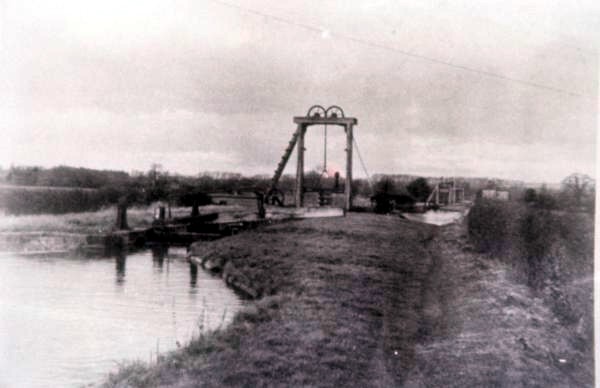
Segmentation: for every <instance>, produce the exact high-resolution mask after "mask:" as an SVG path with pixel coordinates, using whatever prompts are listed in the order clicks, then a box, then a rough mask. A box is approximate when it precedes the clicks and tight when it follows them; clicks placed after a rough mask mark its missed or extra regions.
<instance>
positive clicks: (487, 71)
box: [0, 0, 600, 183]
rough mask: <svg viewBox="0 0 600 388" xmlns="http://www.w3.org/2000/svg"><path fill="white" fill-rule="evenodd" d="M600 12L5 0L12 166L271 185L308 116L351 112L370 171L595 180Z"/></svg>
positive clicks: (0, 77)
mask: <svg viewBox="0 0 600 388" xmlns="http://www.w3.org/2000/svg"><path fill="white" fill-rule="evenodd" d="M597 4H598V2H597V1H595V0H581V1H569V2H567V1H560V2H559V1H549V0H538V1H507V0H498V1H496V0H488V1H477V2H475V1H449V0H448V1H446V0H438V1H435V0H431V1H414V0H410V1H399V0H372V1H365V2H358V1H322V0H321V1H267V0H256V1H245V0H226V1H225V0H223V1H221V0H199V1H191V0H190V1H170V2H169V1H152V0H147V1H140V2H134V1H131V2H121V1H94V2H86V1H62V2H46V1H39V2H37V1H16V0H15V1H12V0H0V166H2V167H4V168H7V167H9V166H11V165H39V166H44V167H51V166H56V165H71V166H82V167H90V168H99V169H116V170H124V171H132V170H141V171H146V170H148V169H150V167H151V165H152V164H153V163H159V164H161V165H162V167H163V169H164V170H166V171H169V172H172V173H180V174H197V173H199V172H201V171H230V172H239V173H244V174H272V172H273V170H274V169H275V167H276V165H277V163H278V161H279V159H280V157H281V154H282V153H283V150H284V148H285V147H286V145H287V143H288V141H289V139H290V138H291V136H292V133H293V131H294V130H295V127H294V124H293V117H294V116H302V115H304V114H306V111H307V110H308V108H309V107H310V106H311V105H313V104H321V105H324V106H329V105H334V104H336V105H340V106H341V107H343V109H344V111H345V112H346V115H347V116H351V117H356V118H357V119H358V126H357V127H356V128H355V135H356V141H357V144H358V147H359V149H360V154H361V155H362V159H363V161H364V166H365V168H363V166H362V164H361V163H360V160H358V158H355V163H354V174H355V176H359V177H364V176H365V174H366V172H365V170H366V171H368V173H369V174H374V173H394V174H415V175H427V176H453V175H456V176H484V177H485V176H489V177H492V176H493V177H499V178H510V179H519V180H525V181H531V182H541V181H544V182H549V183H550V182H559V181H560V180H561V179H562V178H563V177H565V176H567V175H568V174H570V173H572V172H581V173H586V174H590V175H594V174H595V159H596V157H595V149H596V132H597V129H598V110H599V105H600V104H599V100H598V80H599V74H600V66H599V61H598V50H599V47H598V42H600V5H597ZM323 133H324V129H323V128H322V127H311V128H310V129H309V133H308V135H307V139H306V140H307V145H306V148H307V151H306V152H307V154H306V156H307V161H306V163H305V165H306V169H307V171H308V170H311V169H320V168H322V167H321V166H322V165H323V163H324V160H323V142H324V136H323ZM344 141H345V140H344V134H343V131H342V130H340V129H339V128H330V129H329V130H328V138H327V146H328V151H327V154H328V160H327V164H328V168H329V169H330V170H338V169H339V170H340V171H341V172H342V175H343V171H344V168H343V166H344V161H345V159H344V153H345V151H344V147H345V144H344ZM294 171H295V159H294V157H293V156H292V158H291V159H290V163H289V164H288V167H287V168H286V173H293V172H294Z"/></svg>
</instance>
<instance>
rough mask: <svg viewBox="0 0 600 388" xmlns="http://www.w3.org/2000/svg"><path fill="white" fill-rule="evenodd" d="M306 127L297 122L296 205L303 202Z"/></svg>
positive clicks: (299, 205) (300, 205) (300, 204)
mask: <svg viewBox="0 0 600 388" xmlns="http://www.w3.org/2000/svg"><path fill="white" fill-rule="evenodd" d="M305 132H306V127H305V126H304V125H303V124H298V164H297V165H296V207H302V205H303V204H304V134H305Z"/></svg>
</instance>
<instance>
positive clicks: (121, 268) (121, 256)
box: [115, 250, 127, 285]
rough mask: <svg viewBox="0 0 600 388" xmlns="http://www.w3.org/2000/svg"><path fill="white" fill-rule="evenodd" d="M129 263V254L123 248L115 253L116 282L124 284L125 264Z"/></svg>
mask: <svg viewBox="0 0 600 388" xmlns="http://www.w3.org/2000/svg"><path fill="white" fill-rule="evenodd" d="M126 263H127V255H126V253H125V251H123V250H121V251H120V252H118V253H116V254H115V268H116V271H117V273H116V275H117V276H116V283H117V284H118V285H123V284H124V283H125V264H126Z"/></svg>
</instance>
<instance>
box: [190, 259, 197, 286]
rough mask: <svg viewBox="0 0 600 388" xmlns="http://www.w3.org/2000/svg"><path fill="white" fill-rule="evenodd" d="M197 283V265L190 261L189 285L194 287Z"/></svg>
mask: <svg viewBox="0 0 600 388" xmlns="http://www.w3.org/2000/svg"><path fill="white" fill-rule="evenodd" d="M197 283H198V266H197V265H196V264H194V263H190V287H191V288H196V285H197Z"/></svg>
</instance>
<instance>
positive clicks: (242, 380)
mask: <svg viewBox="0 0 600 388" xmlns="http://www.w3.org/2000/svg"><path fill="white" fill-rule="evenodd" d="M192 254H193V255H196V256H198V257H207V256H210V257H211V258H212V260H214V261H215V262H218V263H219V264H220V266H221V267H222V268H223V271H224V274H225V278H227V275H228V274H229V275H230V274H232V273H234V274H236V275H237V276H238V277H239V276H243V279H244V283H245V284H246V285H247V286H248V287H251V288H252V289H253V290H254V291H255V292H256V293H257V294H258V295H260V299H258V300H257V301H256V302H255V303H253V304H250V305H249V306H248V307H246V309H245V310H243V311H242V312H240V313H239V314H238V315H237V316H236V318H235V319H234V321H233V322H232V324H231V325H230V326H228V327H227V328H226V329H224V330H222V331H218V332H213V333H207V334H204V335H202V336H201V337H200V338H198V339H196V340H194V341H192V342H191V343H190V344H188V345H187V346H186V347H184V348H183V349H182V350H179V351H177V352H174V353H172V354H170V355H168V356H166V357H165V358H164V359H162V360H161V362H160V363H158V364H157V365H152V366H147V365H144V364H140V363H133V364H129V365H128V366H125V367H123V368H121V369H120V371H119V372H118V373H116V374H114V375H111V376H110V377H109V379H108V380H107V382H106V383H105V386H107V387H122V386H133V387H147V386H177V387H188V386H190V387H191V386H265V385H268V386H381V387H384V386H403V385H404V386H414V387H426V386H457V387H459V386H515V385H516V386H530V385H538V384H539V383H540V382H543V384H542V385H544V386H561V387H563V386H582V385H584V386H585V385H586V384H588V383H589V382H590V374H589V365H591V364H590V361H591V360H589V356H588V355H587V354H585V353H584V352H582V351H581V350H580V349H577V347H576V346H575V345H574V343H575V342H576V341H573V339H574V338H573V337H574V336H575V335H576V333H575V332H574V331H573V330H572V328H570V327H566V326H564V325H562V324H561V323H560V322H559V321H558V320H557V319H556V317H555V316H554V315H553V312H552V310H551V308H549V307H548V306H547V305H546V304H545V303H544V301H543V299H541V298H538V297H536V296H535V295H533V294H532V292H531V291H530V290H529V289H528V288H527V287H526V286H524V285H521V284H519V283H518V282H516V281H514V280H512V277H511V276H509V271H510V268H509V267H508V266H507V265H506V264H504V263H502V262H500V261H490V260H489V258H485V257H483V256H481V255H480V254H478V253H476V252H474V251H473V249H472V248H471V246H470V243H469V241H468V235H467V232H466V227H465V222H463V223H461V224H458V225H449V226H444V227H433V226H428V225H423V224H417V223H414V222H410V221H406V220H402V219H399V218H396V217H390V216H377V215H372V214H349V216H348V217H346V218H334V219H326V220H325V219H321V220H304V221H298V222H293V223H284V224H278V225H272V226H268V227H265V228H261V229H258V230H255V231H249V232H247V233H242V234H240V235H238V236H234V237H231V238H227V239H223V240H218V241H214V242H210V243H202V244H197V245H194V246H193V248H192ZM592 381H593V380H592Z"/></svg>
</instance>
